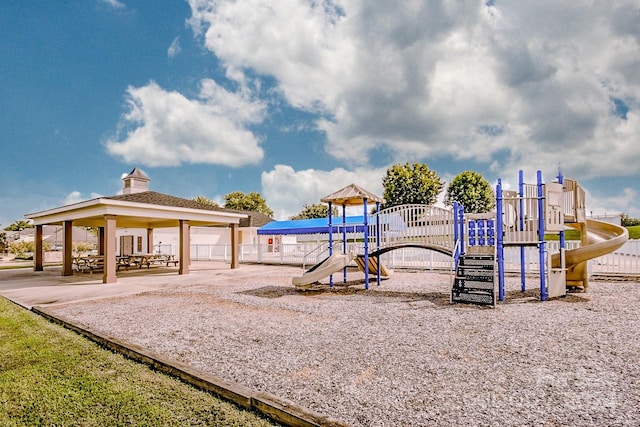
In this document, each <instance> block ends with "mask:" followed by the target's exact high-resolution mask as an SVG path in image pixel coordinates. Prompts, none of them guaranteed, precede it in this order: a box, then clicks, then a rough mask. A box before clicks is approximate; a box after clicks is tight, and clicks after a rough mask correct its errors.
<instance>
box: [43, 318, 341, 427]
mask: <svg viewBox="0 0 640 427" xmlns="http://www.w3.org/2000/svg"><path fill="white" fill-rule="evenodd" d="M31 311H32V312H34V313H36V314H38V315H40V316H42V317H43V318H45V319H47V320H49V321H50V322H52V323H55V324H58V325H61V326H63V327H64V328H66V329H69V330H71V331H74V332H76V333H77V334H79V335H82V336H84V337H85V338H88V339H89V340H91V341H93V342H95V343H97V344H99V345H100V346H102V347H105V348H107V349H109V350H111V351H114V352H117V353H119V354H122V355H123V356H125V357H127V358H128V359H131V360H134V361H136V362H138V363H143V364H145V365H148V366H150V367H152V368H153V369H155V370H157V371H160V372H162V373H164V374H168V375H171V376H174V377H177V378H179V379H180V380H181V381H184V382H185V383H188V384H190V385H192V386H194V387H196V388H198V389H200V390H203V391H207V392H210V393H213V394H215V395H217V396H219V397H221V398H223V399H225V400H228V401H230V402H232V403H235V404H236V405H238V406H240V407H242V408H245V409H251V410H253V411H256V412H257V413H260V414H262V415H264V416H266V417H268V418H269V419H271V420H274V421H276V422H278V423H281V424H284V425H287V426H294V427H311V426H328V427H343V426H347V424H345V423H343V422H341V421H338V420H335V419H333V418H330V417H327V416H325V415H322V414H319V413H317V412H315V411H312V410H310V409H307V408H304V407H302V406H299V405H297V404H295V403H293V402H290V401H288V400H285V399H282V398H280V397H278V396H275V395H272V394H270V393H266V392H256V391H254V390H251V389H250V388H248V387H245V386H242V385H239V384H234V383H230V382H228V381H225V380H223V379H222V378H220V377H217V376H215V375H212V374H210V373H207V372H204V371H201V370H198V369H195V368H192V367H190V366H188V365H185V364H184V363H181V362H179V361H177V360H172V359H170V358H167V357H165V356H162V355H160V354H158V353H155V352H153V351H149V350H146V349H143V348H142V347H139V346H137V345H135V344H132V343H127V342H124V341H121V340H118V339H117V338H114V337H108V336H103V335H101V334H99V333H97V332H95V331H92V330H90V329H88V328H85V327H82V326H80V325H77V324H76V323H74V322H73V321H71V320H69V319H66V318H64V317H63V316H58V315H54V314H52V313H49V312H48V311H47V310H46V309H45V308H43V307H32V308H31Z"/></svg>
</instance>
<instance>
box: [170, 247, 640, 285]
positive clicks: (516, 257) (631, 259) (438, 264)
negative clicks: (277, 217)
mask: <svg viewBox="0 0 640 427" xmlns="http://www.w3.org/2000/svg"><path fill="white" fill-rule="evenodd" d="M558 245H559V243H558V242H557V241H550V242H547V251H548V252H549V253H555V252H558ZM579 245H580V242H577V241H572V240H568V241H567V242H566V246H567V249H573V248H576V247H579ZM317 246H318V244H317V243H313V244H311V243H300V244H277V245H267V244H260V245H258V244H241V245H240V250H239V257H240V262H251V263H263V264H282V265H298V266H302V265H303V260H304V257H305V255H307V254H308V253H309V252H310V251H311V250H313V249H314V248H315V247H317ZM159 249H160V250H159V252H162V253H165V254H174V255H176V254H177V253H178V246H177V245H162V246H161V247H160V248H159ZM348 250H349V251H353V252H355V253H361V252H362V250H363V249H362V242H357V243H353V242H350V243H349V244H348ZM504 252H505V271H506V272H508V273H519V272H520V248H519V247H506V248H505V251H504ZM325 257H326V256H325ZM381 258H382V262H383V263H384V264H385V265H386V266H387V267H389V268H396V269H401V268H408V269H418V270H439V271H449V270H450V269H451V268H454V267H453V259H452V257H450V256H447V255H444V254H441V253H438V252H434V251H428V250H424V249H420V248H402V249H397V250H394V251H391V252H387V253H386V254H384V255H382V256H381ZM191 259H192V260H194V261H197V260H202V261H223V262H231V245H229V244H225V245H206V244H205V245H203V244H199V245H191ZM322 259H323V257H322V254H319V253H318V254H316V256H309V257H308V258H307V260H306V263H307V265H311V264H315V263H318V262H320V261H322ZM538 264H539V258H538V250H537V248H535V247H526V248H525V266H526V271H527V273H531V274H537V273H538ZM354 265H355V264H354ZM589 270H590V272H591V273H592V274H595V273H602V274H607V275H612V276H615V275H640V240H629V241H627V242H626V243H625V244H624V245H623V246H622V247H620V248H619V249H618V250H616V251H615V252H613V253H611V254H608V255H604V256H601V257H599V258H596V259H593V260H591V261H589Z"/></svg>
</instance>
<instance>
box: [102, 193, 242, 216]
mask: <svg viewBox="0 0 640 427" xmlns="http://www.w3.org/2000/svg"><path fill="white" fill-rule="evenodd" d="M102 198H103V199H109V200H121V201H123V202H133V203H146V204H150V205H159V206H172V207H176V208H187V209H202V210H207V211H217V212H234V211H232V210H230V209H224V208H220V207H217V206H213V205H209V204H206V203H200V202H196V201H195V200H190V199H183V198H182V197H176V196H171V195H169V194H163V193H158V192H156V191H142V192H139V193H131V194H118V195H116V196H108V197H102Z"/></svg>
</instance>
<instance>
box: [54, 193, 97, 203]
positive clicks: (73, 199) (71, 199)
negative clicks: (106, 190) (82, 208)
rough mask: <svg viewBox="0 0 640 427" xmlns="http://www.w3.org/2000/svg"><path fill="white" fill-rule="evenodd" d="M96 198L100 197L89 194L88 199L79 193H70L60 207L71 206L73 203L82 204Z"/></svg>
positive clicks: (95, 194)
mask: <svg viewBox="0 0 640 427" xmlns="http://www.w3.org/2000/svg"><path fill="white" fill-rule="evenodd" d="M98 197H101V195H100V194H98V193H91V194H90V195H89V196H88V197H86V196H84V195H83V194H82V193H80V192H79V191H72V192H71V193H69V194H67V197H65V198H64V200H63V202H62V205H63V206H66V205H72V204H74V203H79V202H84V201H85V200H91V199H95V198H98Z"/></svg>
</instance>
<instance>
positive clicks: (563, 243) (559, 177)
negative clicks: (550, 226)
mask: <svg viewBox="0 0 640 427" xmlns="http://www.w3.org/2000/svg"><path fill="white" fill-rule="evenodd" d="M557 178H558V184H562V185H563V196H562V198H563V200H564V176H563V175H562V169H560V166H558V176H557ZM564 239H565V237H564V230H562V231H561V232H560V254H561V255H560V256H562V249H565V248H566V246H565V240H564Z"/></svg>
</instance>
